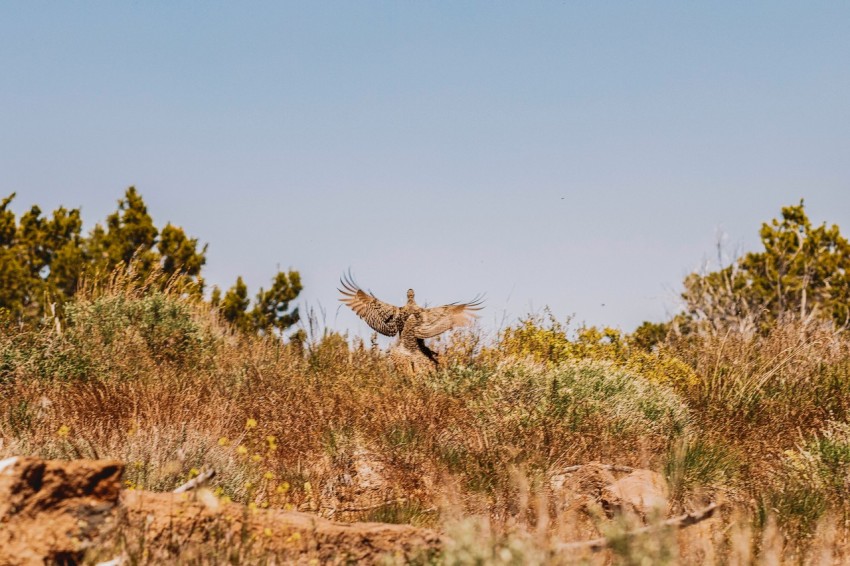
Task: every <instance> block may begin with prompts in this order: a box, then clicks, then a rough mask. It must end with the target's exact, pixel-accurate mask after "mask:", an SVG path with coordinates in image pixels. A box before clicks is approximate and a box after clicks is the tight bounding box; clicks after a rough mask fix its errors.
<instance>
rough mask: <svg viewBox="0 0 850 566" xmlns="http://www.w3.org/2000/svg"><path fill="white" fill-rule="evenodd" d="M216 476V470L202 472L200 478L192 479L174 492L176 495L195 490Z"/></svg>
mask: <svg viewBox="0 0 850 566" xmlns="http://www.w3.org/2000/svg"><path fill="white" fill-rule="evenodd" d="M213 476H215V470H207V471H206V472H201V473H200V474H198V477H196V478H194V479H191V480H189V481H187V482H186V483H184V484H183V485H181V486H180V487H178V488H177V489H175V490H174V493H183V492H185V491H189V490H191V489H195V488H196V487H198V486H199V485H201V484H202V483H204V482H205V481H207V480H208V479H210V478H212V477H213Z"/></svg>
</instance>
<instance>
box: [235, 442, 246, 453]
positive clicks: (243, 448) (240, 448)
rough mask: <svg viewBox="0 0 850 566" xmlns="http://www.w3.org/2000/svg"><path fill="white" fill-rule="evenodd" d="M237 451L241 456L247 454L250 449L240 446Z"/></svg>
mask: <svg viewBox="0 0 850 566" xmlns="http://www.w3.org/2000/svg"><path fill="white" fill-rule="evenodd" d="M236 451H237V452H239V453H240V454H247V453H248V448H247V447H246V446H245V445H244V444H240V445H239V448H237V449H236Z"/></svg>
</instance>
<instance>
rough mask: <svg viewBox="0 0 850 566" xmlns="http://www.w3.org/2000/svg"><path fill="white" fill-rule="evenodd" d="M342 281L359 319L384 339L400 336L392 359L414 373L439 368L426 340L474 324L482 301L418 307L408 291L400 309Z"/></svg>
mask: <svg viewBox="0 0 850 566" xmlns="http://www.w3.org/2000/svg"><path fill="white" fill-rule="evenodd" d="M340 282H341V284H342V289H339V292H340V293H342V295H343V297H342V298H341V299H340V301H342V302H343V303H344V304H346V305H348V306H349V307H351V310H353V311H354V312H355V314H357V316H359V317H360V318H362V319H363V320H364V321H366V324H368V325H369V326H370V327H372V328H373V329H374V330H376V331H377V332H380V333H381V334H383V335H385V336H398V337H399V343H398V346H397V347H396V348H395V349H394V351H393V352H392V353H391V357H392V358H393V360H394V361H395V362H396V364H397V365H401V366H402V367H403V368H404V369H410V370H411V371H412V372H413V373H418V372H419V371H420V370H422V369H434V368H436V367H437V357H436V354H435V353H434V352H433V351H432V350H431V349H430V348H428V346H426V345H425V339H426V338H433V337H435V336H438V335H440V334H442V333H443V332H446V331H447V330H451V329H452V328H457V327H460V326H467V325H469V324H471V323H472V321H473V320H474V319H475V312H476V311H479V310H481V308H482V307H481V304H482V302H483V301H482V300H481V299H479V298H476V299H474V300H472V301H470V302H468V303H451V304H448V305H443V306H440V307H432V308H426V307H421V306H419V305H417V304H416V299H415V296H416V295H415V293H414V291H413V289H408V290H407V303H405V305H404V306H403V307H397V306H395V305H391V304H389V303H385V302H384V301H381V300H380V299H378V298H377V297H376V296H375V295H373V294H372V293H366V292H365V291H363V290H362V289H361V288H360V287H358V285H357V284H356V283H355V282H354V280H353V279H352V277H351V275H350V274H349V275H347V276H345V277H343V278H342V279H341V280H340ZM408 366H409V367H408Z"/></svg>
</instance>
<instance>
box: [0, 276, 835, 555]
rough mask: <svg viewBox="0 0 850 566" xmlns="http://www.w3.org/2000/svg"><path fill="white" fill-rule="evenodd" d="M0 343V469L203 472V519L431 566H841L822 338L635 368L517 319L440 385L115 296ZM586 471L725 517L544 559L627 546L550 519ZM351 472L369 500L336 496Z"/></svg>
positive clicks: (165, 298) (12, 329) (318, 345)
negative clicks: (434, 537) (92, 461)
mask: <svg viewBox="0 0 850 566" xmlns="http://www.w3.org/2000/svg"><path fill="white" fill-rule="evenodd" d="M4 324H5V325H4V326H3V328H2V331H0V442H2V444H0V457H4V456H6V455H11V454H33V455H39V456H43V457H51V458H72V457H80V456H84V457H102V458H105V457H111V458H118V459H121V460H123V461H125V462H127V474H126V482H127V485H128V487H129V488H144V489H151V490H169V489H173V488H174V487H175V486H177V485H179V484H180V483H182V482H183V481H185V480H186V479H187V478H188V477H191V476H192V475H194V474H196V473H197V472H198V470H200V469H202V468H204V467H212V468H215V469H216V470H217V471H218V475H217V477H216V480H215V483H214V484H213V487H214V489H215V490H216V493H217V495H218V496H220V497H228V498H231V499H233V500H235V501H241V502H246V503H252V504H255V505H258V506H271V507H286V508H299V509H303V510H311V511H315V512H318V513H321V514H323V515H326V516H333V517H334V518H341V519H346V520H349V519H350V520H363V519H368V520H382V521H394V522H409V523H413V524H417V525H426V526H432V527H436V528H440V529H442V530H443V531H444V532H448V533H450V534H451V535H452V539H453V541H454V542H453V543H452V545H450V546H449V547H447V548H446V550H445V552H444V554H443V556H442V557H441V558H440V560H441V561H443V562H445V563H455V564H467V563H558V562H563V563H575V562H579V563H581V561H583V560H587V561H588V562H587V563H605V562H606V561H610V560H612V559H614V560H616V561H617V562H618V563H623V564H632V563H634V564H638V563H643V564H645V563H652V564H661V563H670V564H675V563H695V562H694V560H695V559H696V558H695V557H700V561H703V562H707V563H710V562H714V563H738V564H750V563H764V564H773V563H798V562H799V561H801V560H807V561H809V563H817V564H828V563H833V562H834V563H839V562H838V561H840V560H842V559H843V558H844V557H847V556H850V554H848V549H847V536H848V532H847V529H846V527H845V526H844V525H845V522H844V519H845V517H846V516H847V509H848V506H847V496H846V493H847V490H846V487H847V482H848V480H847V478H848V475H847V471H846V470H847V467H848V466H847V464H850V435H848V434H847V433H846V430H847V429H846V427H847V425H846V422H847V420H848V414H847V412H848V408H849V407H848V406H849V405H850V396H849V395H848V393H850V355H848V352H850V341H849V340H848V339H847V338H846V337H845V336H844V335H843V334H837V333H835V332H833V331H832V330H831V329H830V328H829V327H822V326H813V325H808V326H806V325H800V324H795V323H792V322H789V323H787V324H783V325H780V326H779V327H778V328H777V329H776V330H775V331H773V332H771V333H769V334H767V335H743V334H741V335H733V334H728V335H725V336H699V337H696V336H691V337H689V338H687V339H685V338H670V339H669V340H668V342H667V343H666V344H663V345H662V347H661V348H659V349H658V350H656V351H655V352H653V353H648V352H645V351H640V350H639V349H638V348H636V347H635V346H633V345H630V344H629V342H628V340H627V339H625V338H621V337H620V336H619V334H616V333H611V332H608V331H603V332H597V333H595V334H594V333H593V332H591V330H593V329H583V330H582V333H580V335H579V338H578V339H573V340H569V339H567V338H566V334H565V332H564V330H565V329H563V328H561V327H556V328H553V327H552V326H549V327H547V326H546V324H545V321H540V320H535V321H531V322H529V321H525V322H523V323H521V324H520V325H519V326H518V327H516V328H514V329H510V330H509V331H508V332H506V333H505V334H503V335H502V336H500V337H498V338H497V339H495V340H492V341H489V342H487V341H485V340H483V339H482V338H481V336H480V335H477V334H475V333H471V334H470V333H467V334H463V335H457V336H455V337H453V338H452V339H450V340H448V341H447V342H446V346H444V352H443V353H444V359H445V360H448V364H447V365H449V367H446V368H444V369H442V370H441V371H440V372H438V373H437V374H435V375H431V376H422V377H418V378H409V377H405V376H404V375H401V374H399V373H396V372H395V371H393V369H392V368H391V367H390V366H389V365H388V364H387V363H386V361H385V359H384V356H383V355H382V354H381V353H380V352H375V351H373V350H372V349H370V348H368V347H363V345H362V344H355V345H354V346H352V345H350V344H349V343H348V341H347V340H346V338H345V336H340V335H339V334H335V333H332V332H326V333H325V334H324V335H322V336H321V337H318V338H314V339H312V340H310V341H308V342H307V343H304V344H284V343H282V342H281V341H279V340H277V339H275V338H262V337H253V336H244V335H241V334H238V333H235V332H233V331H232V330H231V329H229V328H227V327H226V326H225V325H223V324H222V323H221V322H220V321H219V320H218V319H217V317H216V315H215V313H213V312H210V311H209V308H208V306H206V305H205V304H204V303H201V302H198V301H197V300H196V299H191V298H190V297H188V296H184V295H181V294H180V293H179V292H178V291H177V290H174V289H166V290H165V291H162V290H157V289H155V288H154V287H151V286H146V285H145V284H144V283H139V282H137V281H133V280H132V279H131V278H130V277H127V276H123V277H122V276H118V277H115V278H114V279H113V280H112V282H111V283H110V284H109V285H106V286H101V287H95V286H89V287H88V288H87V289H86V290H85V291H83V292H81V293H80V294H79V295H78V296H77V297H76V299H75V301H73V302H72V303H71V304H70V305H69V306H68V309H67V311H66V317H65V320H63V321H62V329H61V331H59V332H57V330H56V329H55V327H54V325H53V324H52V323H51V324H45V325H44V327H43V328H38V329H33V328H21V327H19V326H18V325H16V324H15V323H14V322H11V321H6V322H5V323H4ZM485 342H486V343H485ZM589 461H604V462H614V463H617V464H623V465H633V466H641V467H649V468H651V469H654V470H657V471H660V472H662V473H664V474H665V476H666V477H667V479H668V482H669V484H670V487H671V491H672V494H673V497H674V500H675V502H676V504H677V505H678V507H679V508H684V507H692V506H694V505H697V504H699V503H700V502H703V501H705V500H707V499H711V498H717V497H722V498H724V500H725V501H727V506H726V511H725V515H724V517H722V518H721V519H720V520H717V521H714V522H712V523H711V524H709V525H708V526H705V527H704V528H703V527H699V528H696V527H694V528H693V529H694V530H693V531H687V532H686V531H683V532H681V533H679V534H678V535H677V534H676V533H674V532H667V531H665V532H664V533H662V535H657V536H651V537H643V538H638V539H630V538H628V537H625V538H622V537H621V538H622V543H621V544H618V545H615V546H614V549H613V551H611V552H608V553H605V554H603V555H600V556H589V557H577V556H560V555H558V554H557V553H553V552H552V548H554V542H555V541H564V540H570V539H575V538H576V537H577V536H578V534H580V529H579V530H576V529H573V526H574V525H575V524H576V523H577V522H580V521H584V522H585V523H587V522H588V521H589V522H590V523H599V524H600V525H607V526H606V527H604V528H605V529H608V530H609V532H608V534H609V535H610V536H611V537H612V539H617V537H618V533H619V534H620V535H622V533H623V532H625V531H626V530H628V529H629V528H630V526H632V525H631V524H630V523H629V522H628V521H629V519H628V518H623V519H622V520H621V521H620V522H614V523H610V522H609V521H607V519H604V518H603V517H596V518H594V517H592V516H586V515H585V516H582V517H576V516H571V515H570V514H569V513H567V512H563V511H559V508H558V506H557V505H555V504H554V502H553V501H551V500H550V499H548V498H549V497H550V495H551V494H550V493H549V489H548V487H547V486H548V483H547V479H546V478H547V477H548V476H549V474H551V473H553V472H556V471H557V470H558V469H560V468H563V467H564V466H567V465H571V464H576V463H583V462H589ZM801 462H802V463H801ZM358 474H359V476H361V477H363V476H364V475H369V474H372V475H373V476H374V478H373V481H372V483H371V485H370V487H369V489H368V490H365V492H361V493H354V491H353V490H352V489H350V488H349V487H346V486H349V485H350V484H351V481H350V477H351V476H352V475H358ZM842 482H843V483H842ZM361 491H364V490H361ZM364 498H366V502H367V503H369V502H371V503H369V504H364ZM383 502H389V503H388V504H387V505H382V503H383ZM600 528H602V527H600ZM579 538H580V537H579ZM772 556H774V557H775V559H774V558H771V557H772ZM830 560H832V562H830ZM205 561H215V560H212V558H210V557H209V556H207V557H206V558H205Z"/></svg>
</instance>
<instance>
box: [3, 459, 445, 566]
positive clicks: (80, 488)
mask: <svg viewBox="0 0 850 566" xmlns="http://www.w3.org/2000/svg"><path fill="white" fill-rule="evenodd" d="M123 469H124V468H123V465H122V464H121V463H119V462H112V461H90V460H78V461H73V462H65V461H45V460H40V459H38V458H9V459H7V460H3V461H2V462H0V565H3V566H5V565H29V564H44V563H76V562H79V561H80V560H82V559H83V557H84V556H86V552H87V551H88V552H89V553H90V554H89V555H88V558H87V559H108V558H113V557H114V556H112V555H111V554H110V553H113V554H114V553H115V552H116V551H115V549H121V551H123V553H124V557H125V558H133V557H136V558H141V559H143V560H153V561H158V560H160V559H161V560H164V561H165V560H174V559H180V560H184V559H185V560H188V561H192V560H200V561H205V560H204V559H209V560H211V561H217V560H219V559H221V558H222V557H227V558H228V559H232V560H234V561H237V562H242V561H250V559H251V558H252V557H257V556H260V555H262V556H269V555H273V556H274V557H275V558H276V559H278V560H283V561H285V562H305V563H306V562H308V561H310V560H312V559H316V560H319V561H321V562H323V563H335V562H352V561H356V562H362V563H373V562H377V561H379V560H380V559H381V558H382V557H383V556H384V555H387V554H389V555H393V556H395V557H397V558H399V559H402V560H406V559H410V558H413V557H415V556H426V555H427V554H429V553H430V552H432V551H434V550H435V549H437V547H438V546H439V543H440V539H439V536H438V535H437V534H436V533H434V532H433V531H430V530H427V529H418V528H416V527H412V526H408V525H389V524H382V523H339V522H334V521H330V520H327V519H323V518H321V517H317V516H316V515H313V514H308V513H300V512H296V511H283V510H274V509H257V508H251V507H246V506H244V505H239V504H235V503H224V502H222V501H220V500H219V499H218V498H216V497H215V496H214V495H213V494H212V493H211V492H209V491H208V490H206V489H200V490H198V491H196V492H191V493H180V494H177V493H152V492H145V491H124V492H122V491H121V475H122V473H123Z"/></svg>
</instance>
